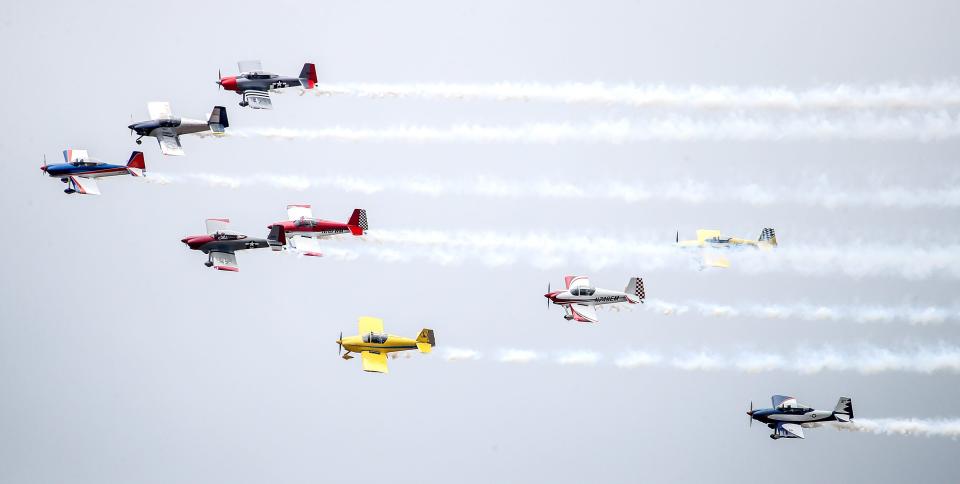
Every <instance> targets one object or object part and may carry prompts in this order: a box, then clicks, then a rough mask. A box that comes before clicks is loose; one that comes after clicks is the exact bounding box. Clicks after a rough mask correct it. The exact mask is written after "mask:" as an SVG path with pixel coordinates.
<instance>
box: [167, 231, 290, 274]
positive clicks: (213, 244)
mask: <svg viewBox="0 0 960 484" xmlns="http://www.w3.org/2000/svg"><path fill="white" fill-rule="evenodd" d="M229 224H230V219H227V218H208V219H207V233H206V234H205V235H189V236H187V237H184V238H183V239H181V240H180V242H183V243H184V244H187V246H188V247H190V248H191V249H192V250H199V251H201V252H203V253H204V254H207V255H208V258H207V262H205V263H204V264H203V265H205V266H207V267H213V268H214V269H217V270H221V271H231V272H237V271H239V270H240V268H239V267H237V255H236V251H238V250H247V249H262V248H265V247H270V246H271V245H275V244H276V243H277V237H278V234H279V233H280V229H279V228H276V229H273V230H271V231H270V235H269V236H268V237H267V239H259V238H255V237H247V236H246V235H243V234H240V233H237V232H234V231H232V230H228V229H227V227H229Z"/></svg>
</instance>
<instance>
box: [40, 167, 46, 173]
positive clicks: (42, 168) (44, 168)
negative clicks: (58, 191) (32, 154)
mask: <svg viewBox="0 0 960 484" xmlns="http://www.w3.org/2000/svg"><path fill="white" fill-rule="evenodd" d="M40 171H42V172H44V173H46V172H47V167H46V165H44V166H41V167H40Z"/></svg>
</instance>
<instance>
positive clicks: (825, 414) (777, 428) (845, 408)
mask: <svg viewBox="0 0 960 484" xmlns="http://www.w3.org/2000/svg"><path fill="white" fill-rule="evenodd" d="M771 400H772V401H773V408H759V409H756V410H754V409H753V402H750V411H749V412H747V415H749V416H750V425H751V426H752V425H753V421H754V420H756V421H758V422H763V423H765V424H767V427H770V428H771V429H773V433H772V434H770V438H771V439H773V440H777V439H802V438H803V429H804V427H806V428H810V427H819V426H820V422H830V421H834V420H836V421H838V422H849V421H850V420H852V419H853V401H852V400H850V398H849V397H840V401H838V402H837V406H836V407H834V409H833V411H830V410H814V409H813V408H811V407H807V406H804V405H800V404H799V403H797V399H796V398H793V397H787V396H784V395H774V396H773V397H771Z"/></svg>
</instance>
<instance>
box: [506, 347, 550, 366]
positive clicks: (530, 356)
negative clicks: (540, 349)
mask: <svg viewBox="0 0 960 484" xmlns="http://www.w3.org/2000/svg"><path fill="white" fill-rule="evenodd" d="M542 357H543V356H542V355H541V354H540V353H537V352H536V351H531V350H518V349H506V350H503V351H502V352H501V354H500V362H501V363H530V362H533V361H537V360H539V359H541V358H542Z"/></svg>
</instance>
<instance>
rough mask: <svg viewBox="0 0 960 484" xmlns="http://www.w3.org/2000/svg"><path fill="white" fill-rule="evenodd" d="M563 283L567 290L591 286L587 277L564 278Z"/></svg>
mask: <svg viewBox="0 0 960 484" xmlns="http://www.w3.org/2000/svg"><path fill="white" fill-rule="evenodd" d="M563 282H564V283H565V284H566V285H567V289H573V288H575V287H580V286H589V285H590V278H589V277H587V276H564V277H563Z"/></svg>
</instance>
